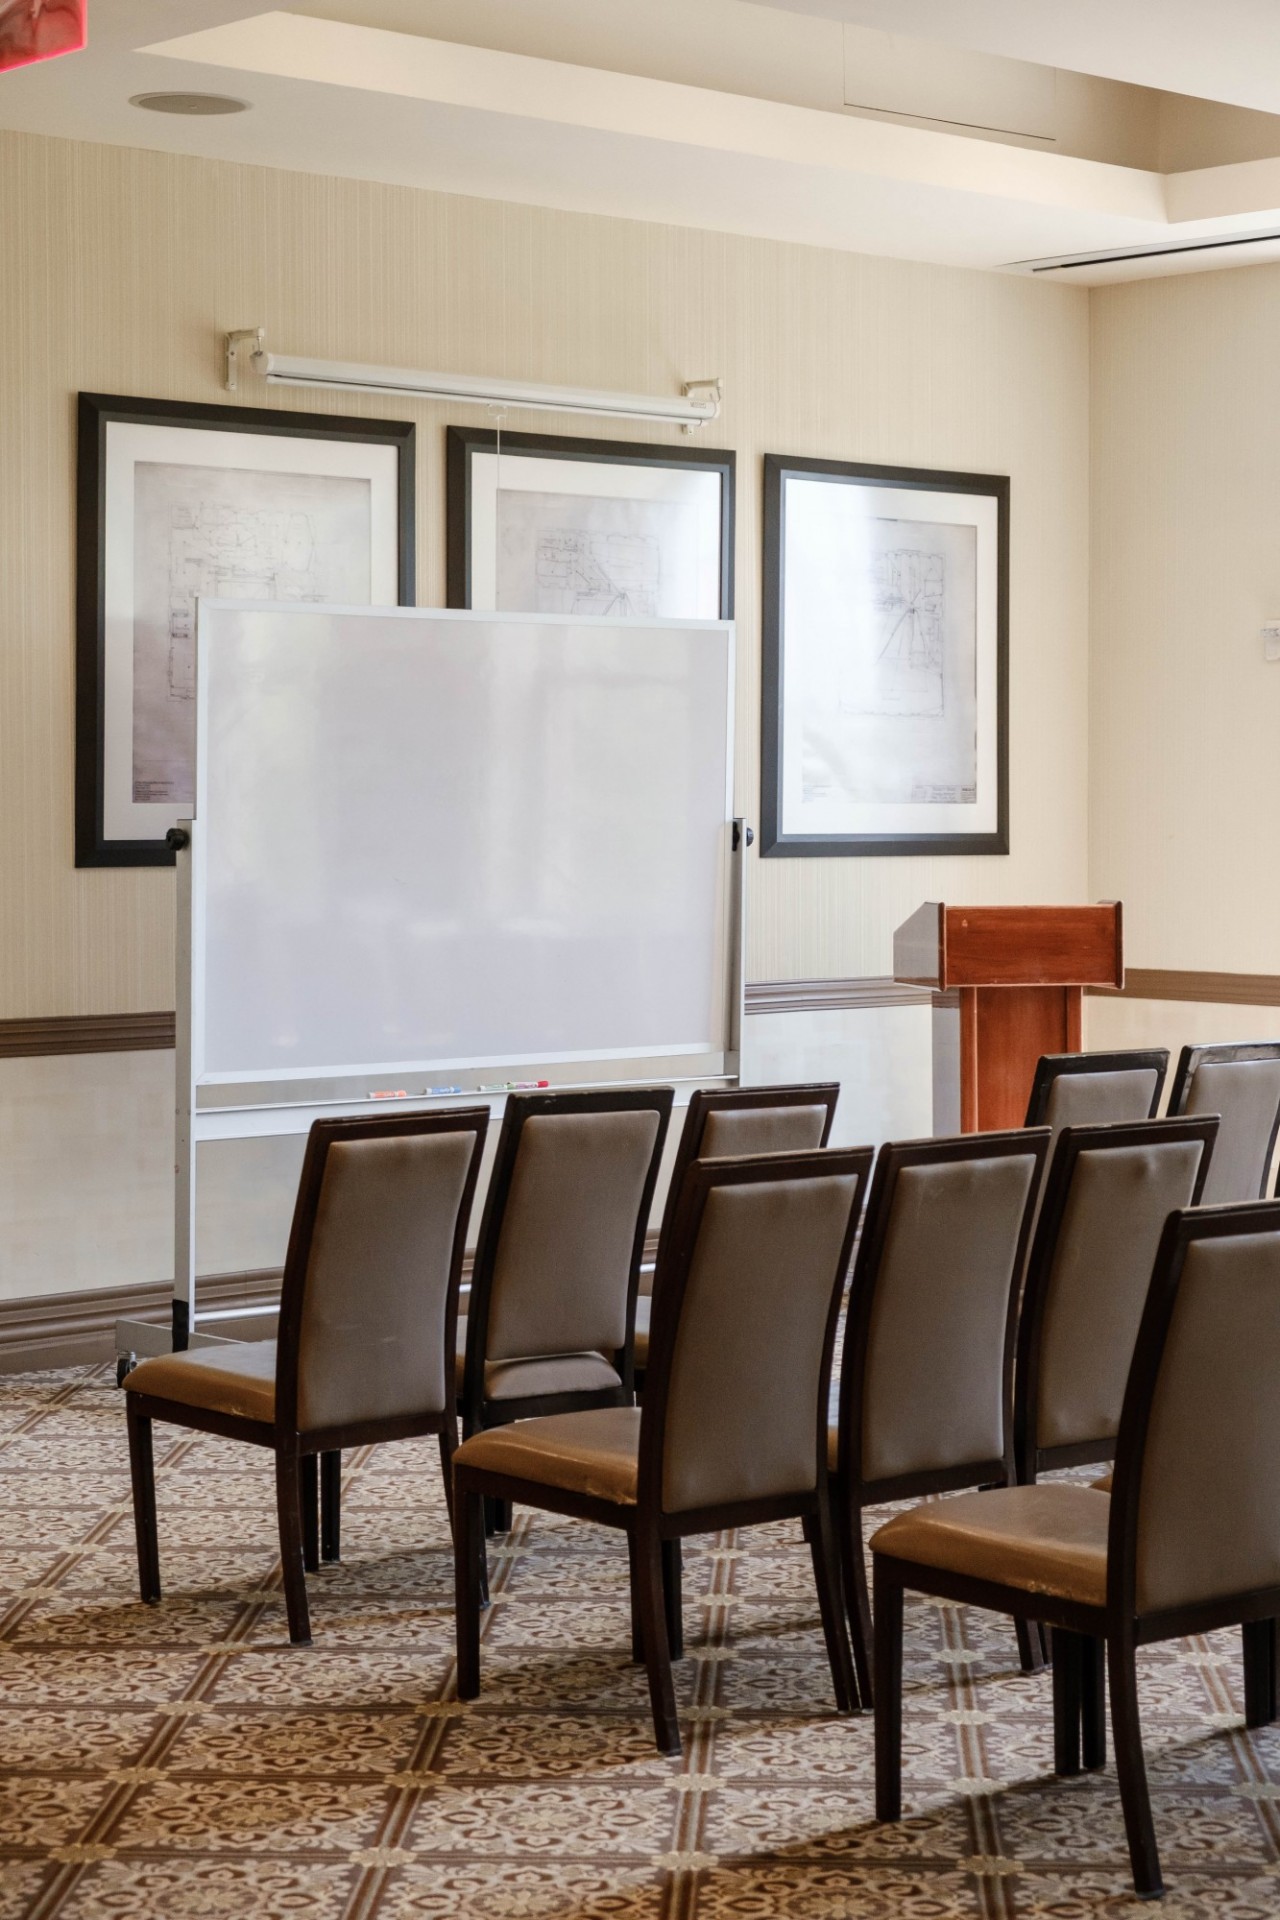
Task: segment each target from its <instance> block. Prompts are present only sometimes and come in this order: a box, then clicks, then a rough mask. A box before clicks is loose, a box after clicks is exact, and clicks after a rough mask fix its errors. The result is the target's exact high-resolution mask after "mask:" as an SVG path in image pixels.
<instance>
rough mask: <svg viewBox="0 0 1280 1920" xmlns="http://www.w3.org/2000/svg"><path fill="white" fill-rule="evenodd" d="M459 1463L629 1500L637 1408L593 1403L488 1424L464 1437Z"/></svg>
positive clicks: (636, 1442)
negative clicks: (533, 1417)
mask: <svg viewBox="0 0 1280 1920" xmlns="http://www.w3.org/2000/svg"><path fill="white" fill-rule="evenodd" d="M463 1444H464V1446H465V1447H466V1455H465V1459H464V1462H463V1464H464V1465H465V1466H466V1467H468V1468H471V1469H474V1470H476V1471H478V1472H482V1473H496V1474H505V1475H507V1476H508V1477H510V1478H512V1479H516V1480H535V1481H537V1482H538V1484H539V1485H541V1486H544V1487H560V1488H562V1489H563V1490H564V1491H565V1492H566V1493H581V1494H585V1495H586V1496H587V1497H588V1498H590V1499H592V1500H611V1501H614V1502H615V1503H616V1504H617V1505H618V1506H634V1505H635V1502H636V1482H637V1473H638V1461H639V1457H640V1409H639V1408H638V1407H598V1408H595V1409H594V1410H593V1411H591V1412H589V1413H549V1414H544V1415H543V1416H542V1418H541V1419H536V1420H516V1421H514V1422H513V1423H512V1424H511V1425H510V1426H507V1427H490V1428H489V1429H488V1430H487V1432H485V1433H477V1434H474V1435H473V1436H472V1438H471V1439H470V1440H467V1441H464V1443H463Z"/></svg>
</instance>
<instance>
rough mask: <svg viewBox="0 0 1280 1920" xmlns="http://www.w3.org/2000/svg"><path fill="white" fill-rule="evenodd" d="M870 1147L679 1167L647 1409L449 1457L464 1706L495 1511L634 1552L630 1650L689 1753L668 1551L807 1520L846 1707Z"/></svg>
mask: <svg viewBox="0 0 1280 1920" xmlns="http://www.w3.org/2000/svg"><path fill="white" fill-rule="evenodd" d="M871 1159H872V1150H871V1148H869V1147H856V1148H828V1149H825V1150H819V1151H816V1152H809V1153H789V1154H770V1155H766V1156H753V1157H751V1158H746V1159H716V1160H695V1161H693V1162H691V1163H690V1164H689V1166H688V1167H687V1168H686V1169H685V1173H684V1176H683V1178H682V1180H681V1184H680V1196H679V1200H678V1202H677V1206H676V1211H675V1214H674V1216H673V1219H672V1226H671V1232H670V1235H669V1237H668V1240H667V1242H666V1245H665V1246H664V1249H663V1260H662V1267H661V1270H660V1272H659V1274H658V1279H657V1285H656V1288H655V1292H654V1323H653V1335H652V1340H651V1344H650V1359H649V1377H648V1382H647V1385H646V1389H645V1396H644V1403H643V1405H642V1406H641V1407H638V1408H632V1407H613V1408H599V1409H596V1410H593V1411H588V1412H582V1413H571V1414H560V1415H552V1416H550V1417H547V1418H541V1419H533V1420H521V1421H519V1422H518V1423H516V1424H515V1425H505V1426H501V1427H495V1428H491V1429H489V1430H488V1431H487V1432H480V1433H477V1434H475V1435H473V1437H472V1438H470V1439H468V1440H464V1441H463V1443H462V1445H461V1446H460V1447H459V1449H458V1452H457V1453H456V1454H455V1456H454V1463H453V1464H454V1525H455V1559H456V1568H457V1635H458V1668H457V1672H458V1681H457V1685H458V1697H459V1699H461V1700H472V1699H475V1698H476V1697H477V1695H478V1693H479V1690H480V1613H481V1596H482V1593H483V1591H484V1530H483V1526H482V1523H481V1502H482V1500H483V1499H484V1498H489V1499H500V1500H508V1501H518V1502H519V1504H520V1505H521V1506H528V1507H534V1508H538V1509H541V1510H543V1511H546V1512H551V1513H563V1514H568V1515H570V1516H571V1517H573V1518H575V1519H579V1520H588V1521H593V1522H595V1523H596V1524H598V1525H600V1526H605V1527H610V1528H615V1529H621V1530H622V1531H623V1532H625V1534H626V1536H627V1547H628V1556H629V1561H630V1571H631V1605H632V1618H633V1625H632V1651H633V1654H636V1653H639V1654H641V1655H642V1657H643V1659H644V1662H645V1667H646V1671H647V1675H648V1683H649V1700H650V1708H651V1711H652V1715H653V1727H654V1737H655V1739H656V1741H657V1745H658V1749H659V1751H660V1752H662V1753H678V1752H679V1751H680V1728H679V1722H678V1719H677V1716H676V1704H675V1692H674V1686H673V1681H672V1671H671V1647H670V1642H669V1639H668V1630H667V1597H666V1596H667V1590H666V1586H665V1584H664V1578H663V1546H664V1543H665V1542H666V1541H669V1540H673V1539H674V1540H679V1539H683V1538H685V1537H687V1536H688V1535H690V1534H700V1533H711V1532H718V1531H720V1530H721V1529H724V1528H742V1527H748V1526H758V1525H763V1524H767V1523H771V1522H774V1521H779V1520H786V1519H800V1520H801V1521H802V1523H803V1526H804V1531H805V1534H806V1536H807V1539H808V1543H809V1548H810V1552H811V1556H812V1560H813V1568H814V1577H815V1581H816V1584H817V1589H818V1608H819V1613H820V1616H821V1620H822V1627H823V1634H824V1637H825V1641H826V1648H827V1658H828V1662H829V1664H830V1667H831V1675H832V1682H833V1685H834V1688H835V1694H836V1702H837V1706H838V1707H839V1708H840V1710H841V1711H843V1712H851V1711H853V1710H854V1708H855V1707H856V1705H857V1688H856V1684H855V1681H854V1675H853V1668H852V1663H851V1661H850V1657H849V1647H848V1641H847V1639H846V1635H845V1626H844V1617H843V1610H842V1607H841V1603H840V1576H839V1565H838V1561H837V1558H836V1547H835V1541H834V1538H833V1534H832V1528H831V1519H830V1513H829V1507H828V1497H827V1485H826V1480H827V1453H826V1441H827V1395H828V1391H829V1385H830V1378H831V1365H832V1355H833V1350H834V1344H835V1335H836V1323H837V1319H838V1316H839V1311H840V1300H841V1294H842V1291H843V1285H844V1276H845V1273H846V1271H847V1269H848V1263H849V1256H850V1250H851V1248H852V1244H853V1237H854V1234H855V1232H856V1230H857V1224H858V1216H859V1212H860V1209H861V1201H862V1195H863V1192H864V1189H865V1186H866V1181H867V1177H868V1174H869V1172H870V1168H871Z"/></svg>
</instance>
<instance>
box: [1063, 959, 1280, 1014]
mask: <svg viewBox="0 0 1280 1920" xmlns="http://www.w3.org/2000/svg"><path fill="white" fill-rule="evenodd" d="M1085 992H1086V993H1092V994H1104V995H1106V996H1107V997H1108V998H1115V997H1117V995H1118V996H1119V997H1121V998H1123V999H1125V1000H1200V1001H1206V1002H1211V1003H1213V1004H1215V1005H1218V1006H1228V1007H1280V973H1209V972H1198V971H1192V970H1190V969H1183V968H1177V967H1126V968H1125V975H1124V985H1123V986H1122V987H1120V988H1118V989H1117V988H1115V987H1086V988H1085Z"/></svg>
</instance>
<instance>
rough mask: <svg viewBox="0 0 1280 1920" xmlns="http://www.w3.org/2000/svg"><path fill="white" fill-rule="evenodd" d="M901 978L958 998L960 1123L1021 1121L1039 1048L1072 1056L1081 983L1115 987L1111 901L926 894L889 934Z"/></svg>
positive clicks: (973, 1126)
mask: <svg viewBox="0 0 1280 1920" xmlns="http://www.w3.org/2000/svg"><path fill="white" fill-rule="evenodd" d="M893 973H894V978H895V979H896V980H900V981H902V982H903V984H904V985H910V986H917V987H933V988H934V989H935V990H936V991H938V992H940V993H945V992H948V991H949V990H950V989H952V988H955V989H958V991H959V997H960V1126H961V1129H962V1130H963V1131H964V1132H965V1133H977V1132H987V1131H990V1130H992V1129H995V1128H1000V1127H1020V1126H1021V1125H1022V1123H1023V1121H1024V1120H1025V1118H1026V1111H1027V1101H1028V1099H1029V1098H1030V1094H1031V1081H1032V1078H1033V1076H1034V1074H1035V1067H1036V1061H1037V1060H1038V1059H1039V1058H1040V1055H1041V1054H1042V1053H1078V1052H1079V1050H1080V1016H1081V998H1082V993H1083V989H1084V988H1085V987H1122V986H1123V985H1124V949H1123V935H1122V926H1121V911H1120V903H1119V901H1115V900H1113V901H1108V902H1107V903H1105V904H1104V905H1101V906H1096V907H948V906H944V905H943V904H942V902H941V901H938V900H927V901H926V902H925V904H924V905H923V906H922V907H920V908H919V909H918V910H917V911H916V912H915V913H913V914H912V916H911V918H910V919H909V920H904V921H903V923H902V925H901V926H900V927H899V928H898V930H897V932H896V933H895V934H894V936H893Z"/></svg>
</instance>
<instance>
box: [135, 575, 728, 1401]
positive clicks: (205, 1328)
mask: <svg viewBox="0 0 1280 1920" xmlns="http://www.w3.org/2000/svg"><path fill="white" fill-rule="evenodd" d="M209 604H212V605H214V606H218V607H223V606H228V605H234V606H235V607H236V608H237V609H242V610H244V611H246V612H248V611H257V610H266V611H272V612H278V611H279V610H280V609H279V605H278V603H276V602H256V601H235V602H226V601H215V602H212V603H209ZM315 611H320V609H315ZM323 611H324V612H326V613H333V612H345V611H352V612H364V613H368V611H369V609H368V608H352V609H345V608H329V607H326V608H324V609H323ZM377 611H378V613H379V614H380V615H386V616H389V617H400V618H413V617H415V616H419V617H420V616H421V615H422V614H424V613H429V612H434V611H439V612H440V613H442V614H444V615H445V616H446V617H451V618H456V617H458V611H459V610H457V609H438V610H437V609H428V608H421V607H395V608H393V607H386V608H379V609H378V610H377ZM478 617H481V618H484V619H489V620H492V619H501V618H502V616H501V615H494V614H491V613H490V614H484V615H481V616H478ZM510 617H511V618H513V619H515V618H519V619H520V620H521V621H525V620H528V619H530V618H534V617H535V616H526V615H520V616H510ZM543 618H544V619H545V620H546V623H547V624H548V625H565V624H573V625H583V626H598V625H600V621H599V619H598V618H597V617H594V616H591V615H578V616H573V615H556V616H554V617H551V616H543ZM637 624H657V623H649V622H645V623H637ZM663 624H670V625H680V626H683V627H697V626H705V627H716V628H721V627H724V626H729V627H730V628H732V622H725V621H718V620H716V621H687V622H686V621H679V622H669V623H663ZM734 667H735V660H734V647H733V645H732V644H731V645H730V650H729V671H728V687H727V713H726V721H725V725H726V742H727V745H726V756H725V770H726V785H727V801H726V812H727V814H728V815H729V818H728V819H727V821H726V830H727V832H728V834H729V849H728V864H727V869H726V881H727V885H726V889H725V940H724V959H725V963H726V967H725V982H724V1001H723V1007H724V1019H723V1027H724V1047H723V1048H722V1049H718V1050H714V1051H719V1053H720V1056H721V1066H722V1071H721V1072H719V1073H699V1074H694V1075H671V1074H662V1075H661V1076H659V1077H660V1079H661V1081H662V1083H663V1084H664V1085H672V1084H674V1085H675V1086H676V1089H677V1104H680V1105H682V1104H685V1101H687V1098H688V1095H689V1094H690V1093H691V1092H692V1091H693V1089H694V1087H696V1086H705V1085H708V1084H712V1083H714V1084H725V1083H734V1082H736V1081H737V1080H738V1078H739V1074H740V1071H741V1057H742V1019H743V1004H744V998H743V996H744V964H745V932H746V908H747V898H746V895H747V889H746V871H747V847H748V844H749V843H750V839H751V835H750V831H749V829H748V827H747V825H746V822H745V820H743V819H742V818H741V817H739V816H735V815H733V814H732V804H733V801H732V795H733V749H734V710H735V701H734ZM204 704H205V703H204V702H203V701H200V702H199V705H198V708H197V743H198V744H197V756H198V757H197V768H198V769H199V766H200V764H201V762H202V760H203V757H204V745H205V731H204V728H205V722H204V718H203V709H204ZM196 791H197V809H198V796H199V794H200V792H201V791H202V783H201V780H200V777H199V772H198V775H197V788H196ZM172 844H173V845H174V848H175V862H174V864H175V867H176V898H175V912H176V939H175V950H174V963H175V966H174V971H175V1036H174V1042H175V1044H174V1092H175V1100H174V1280H173V1311H172V1324H171V1327H170V1328H168V1329H165V1328H163V1327H158V1326H155V1325H153V1324H151V1323H150V1322H145V1321H137V1320H127V1319H122V1320H118V1321H117V1322H116V1352H117V1357H118V1371H122V1370H123V1369H125V1368H126V1367H127V1366H128V1365H129V1364H130V1363H131V1360H132V1358H133V1356H135V1355H144V1354H156V1353H169V1352H175V1353H176V1352H183V1351H185V1350H187V1349H188V1348H190V1347H204V1346H213V1345H221V1344H224V1342H225V1340H226V1338H227V1334H226V1333H225V1332H224V1333H223V1334H222V1335H219V1334H218V1333H217V1332H216V1331H215V1330H214V1329H216V1328H217V1327H218V1326H219V1325H220V1324H221V1325H224V1326H225V1325H226V1324H227V1323H232V1322H234V1323H242V1322H245V1321H250V1320H255V1319H257V1320H260V1321H261V1323H262V1332H263V1337H267V1336H268V1335H269V1333H270V1331H271V1327H272V1324H273V1323H274V1320H275V1317H276V1311H277V1310H276V1309H275V1308H274V1307H267V1308H258V1309H249V1310H246V1309H245V1308H244V1307H230V1308H224V1309H221V1310H213V1311H211V1312H208V1313H205V1314H197V1305H196V1290H197V1289H196V1193H197V1159H198V1149H199V1147H200V1145H201V1144H202V1143H205V1142H208V1141H214V1140H251V1139H263V1138H267V1137H273V1136H277V1137H278V1136H280V1135H297V1134H305V1133H307V1132H309V1131H310V1128H311V1125H312V1122H313V1121H315V1120H319V1119H341V1118H346V1117H355V1116H359V1115H362V1114H363V1115H367V1114H369V1113H370V1112H371V1111H373V1110H374V1109H372V1108H371V1105H370V1095H369V1091H368V1090H367V1089H366V1088H361V1089H360V1090H359V1091H355V1090H354V1089H353V1091H352V1093H351V1095H350V1096H349V1097H348V1096H346V1095H344V1094H338V1095H335V1096H326V1097H322V1098H309V1099H308V1098H299V1099H296V1100H291V1099H288V1098H283V1099H282V1098H280V1095H281V1093H282V1091H283V1089H284V1087H285V1086H287V1084H288V1082H287V1081H282V1080H281V1079H280V1077H279V1076H277V1075H273V1074H262V1075H257V1076H253V1075H245V1076H244V1077H243V1078H242V1079H237V1081H236V1082H235V1085H236V1087H237V1088H241V1087H242V1088H245V1089H252V1088H254V1087H261V1088H262V1089H263V1092H264V1094H266V1095H268V1096H269V1097H267V1098H263V1099H249V1100H245V1101H237V1102H235V1103H229V1102H224V1101H222V1100H221V1099H216V1098H215V1101H214V1103H213V1104H206V1105H203V1106H202V1105H201V1101H200V1096H201V1094H202V1092H203V1093H206V1094H213V1095H214V1096H218V1095H220V1094H221V1093H222V1091H223V1089H222V1087H221V1086H220V1085H219V1083H218V1082H216V1081H203V1082H202V1080H201V1076H200V1050H201V1046H200V1043H201V1030H202V1020H203V1000H204V898H203V887H202V886H201V885H200V884H199V878H200V865H199V863H200V862H201V859H202V853H203V848H202V845H201V839H200V825H199V819H198V817H197V818H196V819H194V820H189V821H182V822H180V823H179V826H178V828H177V829H176V830H175V831H174V833H173V835H172ZM661 1057H663V1058H667V1059H671V1058H675V1057H677V1050H676V1049H669V1050H668V1051H667V1052H666V1053H665V1054H664V1055H663V1056H661ZM595 1058H597V1059H598V1060H599V1061H600V1062H601V1064H604V1063H605V1062H606V1061H610V1062H614V1063H616V1064H619V1065H622V1064H625V1063H626V1062H628V1061H631V1060H634V1061H635V1063H636V1065H637V1066H639V1065H640V1064H641V1060H642V1056H640V1055H637V1054H631V1055H625V1054H615V1055H597V1056H595ZM484 1064H485V1063H472V1065H473V1068H474V1067H475V1066H476V1065H484ZM502 1064H507V1063H505V1062H504V1063H502ZM510 1064H517V1063H515V1062H512V1063H510ZM558 1064H562V1065H563V1064H567V1063H564V1062H561V1063H558ZM389 1071H395V1069H394V1068H393V1067H389V1066H388V1065H387V1064H386V1063H379V1064H377V1065H376V1066H374V1067H371V1068H368V1069H361V1068H356V1067H351V1068H343V1069H341V1070H340V1071H337V1072H330V1073H326V1072H325V1070H324V1069H323V1068H321V1069H316V1070H315V1071H314V1072H312V1073H311V1074H310V1075H309V1078H311V1079H312V1080H314V1081H317V1082H318V1081H323V1080H326V1079H328V1080H334V1081H337V1080H358V1079H361V1078H370V1077H373V1076H374V1075H378V1074H385V1073H387V1072H389ZM651 1078H652V1076H642V1075H641V1076H631V1077H630V1079H629V1080H628V1079H623V1078H619V1077H618V1076H616V1075H610V1076H608V1079H607V1084H608V1085H610V1086H617V1085H621V1086H625V1085H627V1084H629V1083H630V1084H635V1085H640V1084H648V1083H649V1080H650V1079H651ZM552 1084H553V1086H554V1087H555V1088H556V1089H557V1090H559V1089H564V1090H568V1088H569V1087H571V1086H599V1085H601V1084H605V1082H603V1081H602V1080H601V1079H599V1078H597V1079H590V1078H587V1079H583V1080H573V1081H569V1080H565V1081H556V1082H553V1083H552ZM681 1094H683V1095H684V1100H681V1097H680V1096H681ZM478 1100H486V1101H487V1103H488V1104H489V1106H490V1108H491V1110H492V1112H493V1114H494V1117H495V1118H498V1117H500V1115H501V1113H502V1110H503V1108H504V1106H505V1095H504V1094H502V1093H496V1092H491V1093H489V1094H484V1093H481V1092H478V1091H476V1090H472V1091H464V1092H463V1093H461V1094H424V1095H421V1096H414V1097H410V1098H408V1099H404V1100H400V1099H397V1100H396V1101H395V1102H394V1108H393V1110H394V1111H395V1112H396V1113H414V1112H419V1113H420V1112H432V1111H438V1110H439V1109H441V1108H448V1107H451V1106H473V1105H475V1104H476V1102H477V1101H478ZM237 1337H243V1336H242V1335H240V1336H237Z"/></svg>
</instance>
